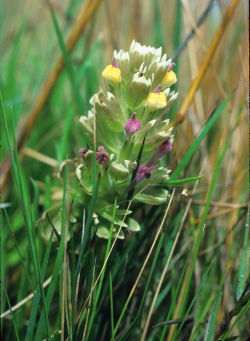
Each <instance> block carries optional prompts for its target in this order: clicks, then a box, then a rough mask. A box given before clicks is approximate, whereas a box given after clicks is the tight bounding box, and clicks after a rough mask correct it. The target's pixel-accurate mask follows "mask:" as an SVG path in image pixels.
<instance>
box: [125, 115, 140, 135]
mask: <svg viewBox="0 0 250 341" xmlns="http://www.w3.org/2000/svg"><path fill="white" fill-rule="evenodd" d="M140 129H141V122H140V121H139V120H136V118H135V112H134V113H133V115H132V117H131V118H130V119H129V120H127V122H126V123H125V125H124V130H125V131H126V133H127V135H129V136H132V135H133V134H134V133H136V132H137V131H138V130H140Z"/></svg>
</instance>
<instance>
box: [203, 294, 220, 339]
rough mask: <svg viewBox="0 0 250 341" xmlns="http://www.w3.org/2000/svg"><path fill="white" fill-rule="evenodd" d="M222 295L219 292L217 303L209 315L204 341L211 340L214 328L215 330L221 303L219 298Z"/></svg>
mask: <svg viewBox="0 0 250 341" xmlns="http://www.w3.org/2000/svg"><path fill="white" fill-rule="evenodd" d="M222 294H223V291H221V292H220V294H219V297H218V299H217V301H216V302H215V305H214V309H213V312H212V314H211V317H210V319H209V323H208V326H207V332H206V336H205V340H204V341H211V340H212V336H213V331H214V328H215V324H216V319H217V315H218V312H219V307H220V301H221V298H222Z"/></svg>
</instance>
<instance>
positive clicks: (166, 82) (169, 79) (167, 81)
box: [161, 71, 177, 87]
mask: <svg viewBox="0 0 250 341" xmlns="http://www.w3.org/2000/svg"><path fill="white" fill-rule="evenodd" d="M176 82H177V77H176V74H175V73H174V71H168V72H167V73H166V75H165V77H164V78H163V80H162V81H161V85H162V86H163V87H165V86H167V87H170V86H171V85H173V84H174V83H176Z"/></svg>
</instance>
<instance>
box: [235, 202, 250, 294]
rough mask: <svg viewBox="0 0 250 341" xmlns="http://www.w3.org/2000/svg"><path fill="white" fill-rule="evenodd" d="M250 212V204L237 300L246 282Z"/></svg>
mask: <svg viewBox="0 0 250 341" xmlns="http://www.w3.org/2000/svg"><path fill="white" fill-rule="evenodd" d="M249 212H250V205H249V206H248V211H247V221H246V227H245V236H244V244H243V249H242V256H241V261H240V271H239V282H238V287H237V293H236V299H237V301H238V300H239V299H240V297H241V295H242V293H243V290H244V282H245V278H246V270H247V263H248V260H247V245H248V234H249Z"/></svg>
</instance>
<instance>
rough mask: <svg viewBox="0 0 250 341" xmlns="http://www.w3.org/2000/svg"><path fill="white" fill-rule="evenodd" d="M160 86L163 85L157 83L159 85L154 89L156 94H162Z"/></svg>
mask: <svg viewBox="0 0 250 341" xmlns="http://www.w3.org/2000/svg"><path fill="white" fill-rule="evenodd" d="M160 87H161V84H159V85H157V87H156V88H155V91H154V94H158V95H159V94H160Z"/></svg>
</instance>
